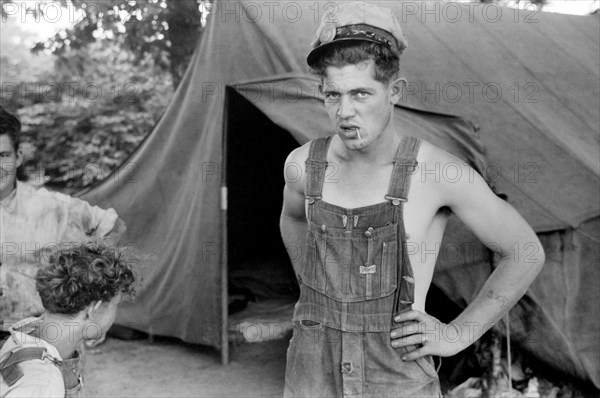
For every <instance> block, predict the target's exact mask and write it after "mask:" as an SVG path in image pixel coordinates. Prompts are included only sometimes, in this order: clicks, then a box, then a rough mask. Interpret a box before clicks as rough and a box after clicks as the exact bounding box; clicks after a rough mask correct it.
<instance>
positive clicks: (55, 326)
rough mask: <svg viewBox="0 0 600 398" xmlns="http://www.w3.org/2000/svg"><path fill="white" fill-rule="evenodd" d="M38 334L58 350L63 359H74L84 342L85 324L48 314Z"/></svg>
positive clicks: (40, 325) (43, 318) (44, 317)
mask: <svg viewBox="0 0 600 398" xmlns="http://www.w3.org/2000/svg"><path fill="white" fill-rule="evenodd" d="M36 332H37V333H36V334H37V337H39V338H41V339H42V340H45V341H47V342H48V343H50V344H52V345H53V346H54V348H56V350H57V351H58V353H59V354H60V356H61V358H62V359H70V358H71V357H73V355H74V353H75V350H76V349H77V347H79V345H81V343H82V341H83V323H82V322H81V321H80V320H78V319H71V318H65V317H62V316H52V315H49V314H46V315H44V316H43V317H42V322H40V324H39V326H38V328H37V330H36ZM57 333H59V334H58V337H57Z"/></svg>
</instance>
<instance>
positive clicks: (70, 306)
mask: <svg viewBox="0 0 600 398" xmlns="http://www.w3.org/2000/svg"><path fill="white" fill-rule="evenodd" d="M134 282H135V276H134V273H133V270H132V267H131V263H130V261H128V260H127V259H126V258H125V257H124V255H123V254H122V253H121V252H120V250H119V249H118V248H115V247H110V246H107V245H104V244H97V243H83V244H77V245H74V246H70V247H68V248H61V249H58V250H57V251H55V252H54V253H52V254H51V255H50V257H49V259H48V264H46V265H44V266H43V267H41V268H40V269H39V270H38V272H37V275H36V289H37V291H38V293H39V295H40V297H41V299H42V304H43V305H44V308H45V309H46V310H47V311H48V312H50V313H53V314H63V315H75V314H78V313H79V312H81V311H82V310H84V309H85V308H86V307H87V306H88V305H89V304H91V303H93V302H95V301H99V300H101V301H103V302H108V301H110V300H112V299H113V297H115V296H117V295H118V294H119V293H125V294H127V295H130V296H133V295H134V294H135V289H134Z"/></svg>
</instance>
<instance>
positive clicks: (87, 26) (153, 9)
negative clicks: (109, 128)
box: [2, 0, 209, 87]
mask: <svg viewBox="0 0 600 398" xmlns="http://www.w3.org/2000/svg"><path fill="white" fill-rule="evenodd" d="M59 1H60V3H61V4H62V5H63V6H64V7H67V6H68V7H70V8H71V9H72V8H74V9H75V10H76V12H77V14H78V15H79V16H80V18H81V19H80V20H79V21H78V22H76V23H75V24H74V25H73V26H72V27H70V28H68V29H66V30H64V31H60V32H58V33H57V34H56V35H55V36H54V37H52V38H50V39H49V40H46V41H43V42H39V43H37V44H36V45H35V47H34V48H33V51H35V52H40V51H44V50H49V51H51V52H52V53H53V54H55V55H56V56H58V57H59V58H68V57H70V53H69V50H79V49H82V48H85V47H87V46H88V45H89V44H91V43H95V42H97V41H99V40H102V41H105V40H109V41H111V42H113V43H116V44H117V45H119V46H120V47H122V48H123V49H125V50H128V51H130V52H132V53H133V54H134V55H135V58H134V60H135V62H139V61H141V60H142V59H144V58H145V57H146V56H148V55H150V56H151V57H152V58H153V59H154V62H155V64H156V65H158V66H160V67H161V68H163V69H165V70H168V71H170V72H171V74H172V77H173V79H172V81H173V84H174V86H175V87H176V86H177V84H179V81H180V80H181V78H182V76H183V73H184V72H185V69H186V67H187V65H188V63H189V61H190V58H191V56H192V54H193V52H194V50H195V48H196V44H197V42H198V40H199V38H200V35H201V31H202V24H201V21H202V16H203V15H202V12H201V7H200V5H201V3H202V1H201V0H71V1H70V2H67V1H66V0H59ZM2 2H3V3H6V2H16V0H2ZM36 3H38V2H36ZM204 3H209V2H207V1H204ZM22 4H25V5H26V4H27V3H26V2H24V3H22ZM32 7H34V6H32ZM36 11H37V12H43V8H41V7H37V8H35V7H34V8H33V9H32V12H36Z"/></svg>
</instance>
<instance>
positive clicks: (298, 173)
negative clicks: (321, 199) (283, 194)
mask: <svg viewBox="0 0 600 398" xmlns="http://www.w3.org/2000/svg"><path fill="white" fill-rule="evenodd" d="M309 149H310V141H309V142H307V143H306V144H304V145H302V146H300V147H298V148H296V149H294V150H293V151H292V152H290V154H289V155H288V157H287V159H286V160H285V166H284V170H283V177H284V179H285V183H286V185H287V186H288V187H289V188H290V189H293V190H294V191H297V192H301V193H304V185H305V182H306V171H305V163H306V159H307V158H308V152H309Z"/></svg>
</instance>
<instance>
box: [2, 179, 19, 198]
mask: <svg viewBox="0 0 600 398" xmlns="http://www.w3.org/2000/svg"><path fill="white" fill-rule="evenodd" d="M14 189H15V181H12V182H2V184H1V185H0V198H2V199H4V198H5V197H7V196H8V195H10V193H11V192H12V191H13V190H14Z"/></svg>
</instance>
